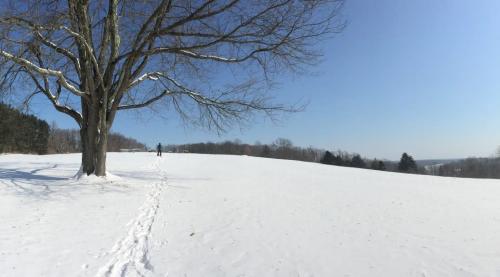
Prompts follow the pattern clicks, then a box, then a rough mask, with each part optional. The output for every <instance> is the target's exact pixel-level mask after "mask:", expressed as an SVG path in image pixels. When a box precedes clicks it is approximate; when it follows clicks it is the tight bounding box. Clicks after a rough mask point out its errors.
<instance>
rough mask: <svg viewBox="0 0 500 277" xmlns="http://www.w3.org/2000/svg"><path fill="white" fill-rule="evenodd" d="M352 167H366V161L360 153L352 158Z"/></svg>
mask: <svg viewBox="0 0 500 277" xmlns="http://www.w3.org/2000/svg"><path fill="white" fill-rule="evenodd" d="M351 166H352V167H359V168H366V163H365V161H364V160H363V159H362V158H361V156H360V155H354V156H353V157H352V159H351Z"/></svg>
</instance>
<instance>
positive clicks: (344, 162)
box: [164, 138, 423, 173]
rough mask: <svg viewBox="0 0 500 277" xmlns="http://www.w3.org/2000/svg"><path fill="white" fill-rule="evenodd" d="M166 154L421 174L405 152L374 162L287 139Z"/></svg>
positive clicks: (186, 147)
mask: <svg viewBox="0 0 500 277" xmlns="http://www.w3.org/2000/svg"><path fill="white" fill-rule="evenodd" d="M164 150H165V151H169V152H177V153H186V152H189V153H199V154H226V155H247V156H255V157H264V158H274V159H287V160H297V161H305V162H317V163H322V164H327V165H337V166H346V167H357V168H368V169H374V170H387V171H397V172H406V173H423V169H421V168H418V166H417V164H416V162H415V160H414V159H413V157H412V156H410V155H408V154H407V153H403V155H402V156H401V160H400V161H399V163H398V162H391V161H383V160H377V159H366V158H363V157H361V155H359V154H356V153H349V152H345V151H340V150H339V151H334V152H331V151H325V150H323V149H318V148H313V147H306V148H305V147H299V146H294V145H293V143H292V141H291V140H289V139H286V138H278V139H276V140H275V141H274V142H272V143H271V144H262V143H260V142H256V143H255V144H247V143H242V142H241V141H240V140H235V141H225V142H218V143H214V142H207V143H191V144H181V145H167V146H165V147H164Z"/></svg>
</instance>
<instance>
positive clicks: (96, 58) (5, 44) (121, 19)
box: [0, 0, 343, 176]
mask: <svg viewBox="0 0 500 277" xmlns="http://www.w3.org/2000/svg"><path fill="white" fill-rule="evenodd" d="M2 5H3V7H2V11H0V67H1V68H0V73H1V74H2V78H1V80H0V88H4V89H8V88H12V87H17V86H19V87H20V86H25V85H26V84H30V85H29V87H31V88H34V90H32V91H31V93H30V94H26V95H23V97H25V98H23V99H24V101H25V102H26V103H29V100H30V99H31V98H32V97H34V96H35V95H37V94H41V95H44V96H45V97H46V98H47V99H48V100H49V101H50V103H51V104H52V105H53V106H54V108H55V109H56V110H57V111H59V112H62V113H65V114H67V115H69V116H70V117H72V118H73V119H74V120H75V121H76V123H77V124H78V126H79V127H80V136H81V142H82V170H83V171H84V172H85V173H86V174H89V175H90V174H95V175H98V176H103V175H105V173H106V165H105V160H106V145H107V139H108V130H109V129H110V128H111V126H112V124H113V120H114V119H115V116H116V113H117V112H118V111H123V110H129V109H137V108H143V107H147V106H150V105H153V104H158V105H156V106H157V107H158V109H159V110H166V109H174V110H176V111H177V112H178V113H179V114H180V115H181V116H182V118H184V119H186V120H188V121H192V122H196V123H199V124H201V125H204V126H206V127H209V128H213V129H216V130H223V129H225V128H227V127H228V126H230V125H231V124H233V123H236V122H240V121H241V120H244V119H246V118H248V117H249V116H250V115H252V114H253V113H255V112H259V111H260V112H264V113H266V114H272V113H273V112H276V111H283V110H286V109H287V108H286V107H284V106H283V105H280V104H273V101H272V99H271V98H270V97H269V96H268V95H266V94H267V93H266V92H265V90H262V89H261V88H262V87H265V86H266V85H268V84H269V82H270V81H271V80H272V79H273V77H274V76H276V74H278V73H281V72H283V71H295V70H297V69H300V66H301V65H304V64H308V63H313V62H315V61H317V58H318V57H319V56H320V53H319V52H318V51H317V50H318V49H317V48H316V47H315V45H316V43H317V42H318V40H319V39H320V38H323V37H325V35H327V34H331V33H334V32H338V31H340V30H341V29H342V27H343V23H342V22H341V21H339V20H338V19H337V18H338V16H337V14H338V11H339V9H340V8H341V5H342V0H244V1H243V0H203V1H202V0H142V1H126V0H95V1H91V0H67V1H58V0H32V1H10V2H9V1H4V3H2ZM221 75H225V77H221ZM228 80H229V81H228ZM28 81H29V83H28ZM19 90H20V89H16V91H19ZM16 97H18V96H16Z"/></svg>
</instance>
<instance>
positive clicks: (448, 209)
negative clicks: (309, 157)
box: [0, 153, 500, 277]
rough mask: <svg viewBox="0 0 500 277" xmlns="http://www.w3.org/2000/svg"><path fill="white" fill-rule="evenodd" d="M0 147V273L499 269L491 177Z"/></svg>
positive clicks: (498, 205) (497, 212)
mask: <svg viewBox="0 0 500 277" xmlns="http://www.w3.org/2000/svg"><path fill="white" fill-rule="evenodd" d="M79 166H80V155H76V154H71V155H48V156H32V155H0V222H1V223H0V275H1V276H173V277H177V276H420V277H421V276H500V181H499V180H476V179H457V178H441V177H431V176H418V175H406V174H397V173H388V172H378V171H371V170H361V169H353V168H342V167H335V166H326V165H320V164H314V163H304V162H296V161H285V160H273V159H263V158H254V157H247V156H223V155H219V156H215V155H196V154H168V153H167V154H166V155H164V156H163V157H162V158H157V157H156V155H155V154H154V153H109V154H108V169H109V172H110V174H113V175H114V177H112V178H105V179H104V178H86V177H83V178H76V177H75V173H76V172H77V171H78V168H79Z"/></svg>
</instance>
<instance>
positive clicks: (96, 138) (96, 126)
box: [80, 101, 109, 176]
mask: <svg viewBox="0 0 500 277" xmlns="http://www.w3.org/2000/svg"><path fill="white" fill-rule="evenodd" d="M83 102H84V103H82V111H83V114H84V116H83V118H84V120H83V122H82V127H81V129H80V139H81V145H82V170H83V173H85V174H87V175H91V174H95V175H97V176H106V152H107V146H108V130H109V127H108V124H107V122H106V112H105V110H106V109H105V107H104V106H103V105H100V106H98V107H95V106H94V105H92V104H91V103H89V102H88V101H83Z"/></svg>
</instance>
